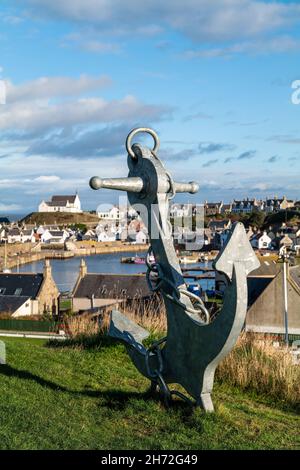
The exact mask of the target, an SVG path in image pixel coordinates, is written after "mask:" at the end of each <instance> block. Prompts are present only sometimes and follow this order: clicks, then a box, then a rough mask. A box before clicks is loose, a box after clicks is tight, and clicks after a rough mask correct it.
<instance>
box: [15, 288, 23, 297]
mask: <svg viewBox="0 0 300 470" xmlns="http://www.w3.org/2000/svg"><path fill="white" fill-rule="evenodd" d="M21 292H22V288H21V287H18V289H16V290H15V293H14V295H21Z"/></svg>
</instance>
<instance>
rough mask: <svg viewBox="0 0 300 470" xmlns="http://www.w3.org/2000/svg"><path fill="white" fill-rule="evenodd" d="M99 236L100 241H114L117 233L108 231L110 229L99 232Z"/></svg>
mask: <svg viewBox="0 0 300 470" xmlns="http://www.w3.org/2000/svg"><path fill="white" fill-rule="evenodd" d="M97 237H98V238H97V239H98V242H114V241H116V234H115V233H113V232H111V231H108V230H104V231H103V232H100V233H98V235H97Z"/></svg>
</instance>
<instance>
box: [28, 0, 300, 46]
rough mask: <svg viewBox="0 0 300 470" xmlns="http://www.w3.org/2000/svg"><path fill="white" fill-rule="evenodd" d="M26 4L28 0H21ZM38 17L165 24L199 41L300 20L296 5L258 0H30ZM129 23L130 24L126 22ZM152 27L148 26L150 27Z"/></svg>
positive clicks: (111, 24) (129, 25)
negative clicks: (183, 0)
mask: <svg viewBox="0 0 300 470" xmlns="http://www.w3.org/2000/svg"><path fill="white" fill-rule="evenodd" d="M22 3H24V2H22ZM26 3H27V4H28V5H29V6H31V7H32V11H33V12H34V15H37V14H38V13H40V14H41V15H50V16H51V17H52V18H60V19H63V20H69V21H71V22H73V23H78V24H83V25H88V26H94V27H99V28H100V27H101V30H102V31H103V30H105V29H107V30H114V29H115V28H117V27H119V28H121V29H127V30H128V31H130V32H131V34H132V33H133V32H135V30H136V28H140V30H141V32H142V29H143V28H146V31H147V26H148V25H149V24H150V25H151V27H152V30H153V29H155V28H157V29H158V30H159V27H163V26H165V25H167V26H169V27H171V28H173V29H174V30H176V31H179V32H182V33H183V34H185V35H186V36H189V37H191V38H192V39H194V40H195V41H203V40H210V41H216V40H231V39H237V38H243V37H255V36H258V35H260V34H264V33H268V32H270V31H275V30H278V29H280V28H283V27H286V26H288V25H290V24H293V23H295V22H297V21H299V19H300V5H297V3H288V4H287V3H284V2H283V1H281V2H269V1H253V0H214V1H213V2H211V1H207V0H186V1H185V2H182V0H173V1H167V2H162V1H161V0H152V1H151V2H150V1H146V2H141V1H140V0H127V1H126V2H125V1H123V0H64V1H63V2H61V1H53V0H27V2H26ZM124 25H126V26H124ZM148 27H149V26H148Z"/></svg>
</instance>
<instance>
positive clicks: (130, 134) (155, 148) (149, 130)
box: [125, 127, 159, 160]
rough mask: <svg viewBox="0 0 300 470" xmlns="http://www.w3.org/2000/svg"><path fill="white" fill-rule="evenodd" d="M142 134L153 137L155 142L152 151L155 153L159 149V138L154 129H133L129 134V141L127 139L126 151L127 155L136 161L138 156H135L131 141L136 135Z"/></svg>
mask: <svg viewBox="0 0 300 470" xmlns="http://www.w3.org/2000/svg"><path fill="white" fill-rule="evenodd" d="M140 132H145V133H146V134H150V135H151V136H152V137H153V140H154V147H153V149H152V152H153V153H155V152H157V150H158V149H159V138H158V135H157V134H156V132H155V131H154V130H153V129H150V128H148V127H137V128H136V129H132V131H131V132H129V134H128V136H127V139H126V144H125V145H126V150H127V153H128V154H129V155H130V156H131V158H133V159H134V160H136V159H137V156H136V155H135V153H134V151H133V150H132V148H131V141H132V138H133V137H134V136H135V135H136V134H139V133H140Z"/></svg>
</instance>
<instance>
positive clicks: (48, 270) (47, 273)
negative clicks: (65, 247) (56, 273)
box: [44, 259, 52, 279]
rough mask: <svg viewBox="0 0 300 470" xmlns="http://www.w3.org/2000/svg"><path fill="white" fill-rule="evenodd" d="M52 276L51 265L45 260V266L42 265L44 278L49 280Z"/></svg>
mask: <svg viewBox="0 0 300 470" xmlns="http://www.w3.org/2000/svg"><path fill="white" fill-rule="evenodd" d="M51 276H52V269H51V264H50V260H49V259H45V264H44V278H45V279H46V278H49V277H51Z"/></svg>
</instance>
